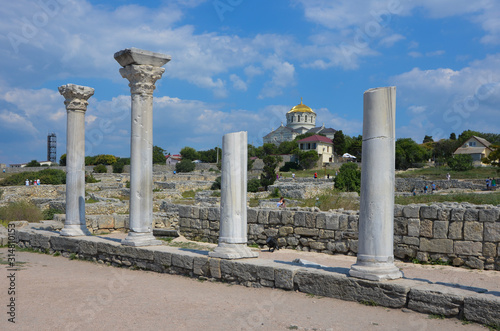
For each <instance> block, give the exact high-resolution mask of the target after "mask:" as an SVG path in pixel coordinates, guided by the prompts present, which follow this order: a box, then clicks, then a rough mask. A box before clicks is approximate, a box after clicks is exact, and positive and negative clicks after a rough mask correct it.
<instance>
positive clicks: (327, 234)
mask: <svg viewBox="0 0 500 331" xmlns="http://www.w3.org/2000/svg"><path fill="white" fill-rule="evenodd" d="M318 235H319V237H320V238H321V239H333V238H335V231H331V230H319V234H318Z"/></svg>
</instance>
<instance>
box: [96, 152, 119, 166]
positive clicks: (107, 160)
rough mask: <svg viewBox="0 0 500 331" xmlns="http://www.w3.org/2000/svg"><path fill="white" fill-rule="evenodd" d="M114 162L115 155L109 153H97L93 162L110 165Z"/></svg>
mask: <svg viewBox="0 0 500 331" xmlns="http://www.w3.org/2000/svg"><path fill="white" fill-rule="evenodd" d="M115 162H116V156H114V155H109V154H99V155H97V156H96V157H95V160H94V164H104V165H111V164H113V163H115Z"/></svg>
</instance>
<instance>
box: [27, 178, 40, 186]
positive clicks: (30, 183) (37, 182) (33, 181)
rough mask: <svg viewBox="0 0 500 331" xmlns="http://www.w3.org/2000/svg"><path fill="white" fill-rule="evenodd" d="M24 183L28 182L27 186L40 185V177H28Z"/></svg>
mask: <svg viewBox="0 0 500 331" xmlns="http://www.w3.org/2000/svg"><path fill="white" fill-rule="evenodd" d="M24 183H25V184H26V186H33V185H40V179H35V180H29V179H26V180H25V181H24Z"/></svg>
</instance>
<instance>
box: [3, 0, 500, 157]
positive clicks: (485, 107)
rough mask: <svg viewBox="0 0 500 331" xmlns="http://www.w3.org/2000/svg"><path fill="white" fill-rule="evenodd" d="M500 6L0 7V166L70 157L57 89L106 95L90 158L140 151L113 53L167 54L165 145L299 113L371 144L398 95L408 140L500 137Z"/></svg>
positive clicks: (57, 2) (201, 144)
mask: <svg viewBox="0 0 500 331" xmlns="http://www.w3.org/2000/svg"><path fill="white" fill-rule="evenodd" d="M499 17H500V1H499V0H476V1H470V0H439V1H438V0H356V1H352V0H335V1H332V0H288V1H286V0H274V1H268V0H165V1H138V0H115V1H112V0H16V1H5V2H4V3H3V4H2V6H1V8H0V58H1V60H2V61H1V63H0V163H6V164H13V163H24V162H29V161H30V160H33V159H36V160H38V161H44V160H46V159H47V134H48V133H51V132H54V133H56V135H57V160H59V158H60V156H61V155H62V154H64V153H65V152H66V118H67V115H66V110H65V107H64V98H63V97H62V96H61V95H60V94H59V92H58V87H59V86H61V85H65V84H77V85H83V86H88V87H92V88H94V89H95V93H94V95H93V96H92V97H91V98H90V99H89V105H88V110H87V112H86V114H85V122H86V128H85V133H86V142H85V144H86V145H85V149H86V151H85V152H86V155H97V154H113V155H116V156H119V157H128V156H130V89H129V87H128V83H129V82H128V81H127V80H126V79H124V78H122V77H121V75H120V73H119V69H120V65H119V64H118V63H117V62H116V61H115V60H114V58H113V55H114V53H115V52H118V51H120V50H123V49H126V48H130V47H136V48H140V49H145V50H150V51H153V52H158V53H163V54H168V55H170V56H171V57H172V60H171V61H170V62H169V63H167V64H166V65H165V66H164V67H165V73H164V74H163V76H162V78H161V79H160V80H158V81H157V83H156V90H155V92H154V106H153V119H154V124H153V144H154V145H157V146H160V147H162V148H163V149H165V150H166V151H167V152H169V153H171V154H177V153H178V152H179V151H180V149H182V148H183V147H185V146H190V147H193V148H195V149H197V150H208V149H211V148H214V147H216V146H220V145H221V143H222V135H224V134H226V133H229V132H237V131H248V142H249V143H250V144H253V145H255V146H260V145H262V137H263V136H264V135H266V134H267V133H269V132H270V131H271V130H274V129H276V128H277V127H278V126H279V125H281V123H282V122H283V124H286V119H285V114H286V112H287V111H288V110H290V108H292V107H293V106H295V105H297V104H298V103H300V98H301V97H302V98H303V102H304V104H306V105H308V106H309V107H311V108H312V109H313V110H314V111H315V112H316V113H317V119H316V125H317V126H321V125H322V124H324V125H325V126H326V127H331V128H334V129H336V130H342V131H343V133H344V134H347V135H350V136H357V135H359V134H361V133H362V127H363V93H364V91H366V90H368V89H370V88H375V87H383V86H396V88H397V99H396V135H397V136H396V138H408V137H409V138H412V139H414V140H415V141H416V142H418V143H421V142H422V140H423V138H424V136H425V135H429V136H432V137H433V139H434V140H439V139H441V138H448V137H449V136H450V133H452V132H455V133H456V134H457V135H458V134H459V133H461V132H462V131H464V130H468V129H470V130H475V131H480V132H490V133H500V129H499V125H500V19H499Z"/></svg>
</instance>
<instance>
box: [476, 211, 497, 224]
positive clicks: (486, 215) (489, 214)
mask: <svg viewBox="0 0 500 331" xmlns="http://www.w3.org/2000/svg"><path fill="white" fill-rule="evenodd" d="M499 217H500V209H498V208H494V209H481V210H480V211H479V222H496V221H498V218H499Z"/></svg>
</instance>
